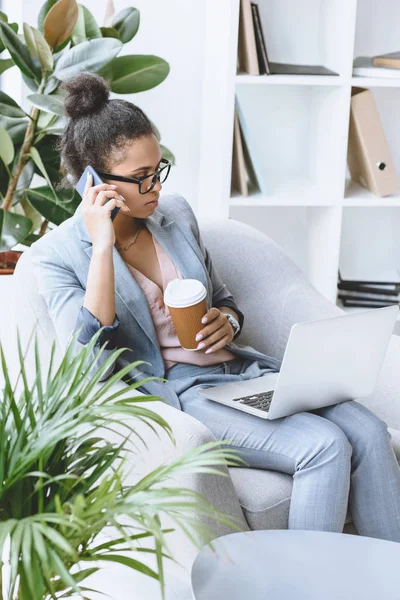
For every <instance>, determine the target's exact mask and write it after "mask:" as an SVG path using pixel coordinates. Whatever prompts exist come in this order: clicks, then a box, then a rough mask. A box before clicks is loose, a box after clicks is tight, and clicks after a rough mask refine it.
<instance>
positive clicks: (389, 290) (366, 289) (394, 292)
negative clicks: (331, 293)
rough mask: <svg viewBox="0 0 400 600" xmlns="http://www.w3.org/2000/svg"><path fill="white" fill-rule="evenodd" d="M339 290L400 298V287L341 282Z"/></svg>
mask: <svg viewBox="0 0 400 600" xmlns="http://www.w3.org/2000/svg"><path fill="white" fill-rule="evenodd" d="M337 287H338V290H343V291H349V292H361V293H367V294H385V295H387V296H398V295H399V294H400V285H387V284H386V285H385V284H382V285H380V286H374V285H370V284H362V283H357V282H352V281H339V282H338V284H337Z"/></svg>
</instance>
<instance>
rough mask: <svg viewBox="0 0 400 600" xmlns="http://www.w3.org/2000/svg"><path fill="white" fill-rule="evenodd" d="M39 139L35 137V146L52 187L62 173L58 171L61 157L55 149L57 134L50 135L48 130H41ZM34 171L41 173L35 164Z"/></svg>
mask: <svg viewBox="0 0 400 600" xmlns="http://www.w3.org/2000/svg"><path fill="white" fill-rule="evenodd" d="M41 133H42V136H41V139H40V140H38V139H36V141H35V148H36V149H37V151H38V152H39V154H40V157H41V159H42V162H43V165H44V167H45V169H46V172H47V175H48V177H49V179H50V180H51V182H52V185H53V188H54V186H56V185H57V183H58V182H59V181H60V179H61V176H62V173H61V171H60V164H61V157H60V153H59V152H58V151H57V147H56V145H57V140H58V138H57V136H55V135H50V133H49V131H48V130H46V131H45V132H43V131H42V132H41ZM35 172H37V173H38V175H41V171H40V170H39V169H38V167H36V166H35Z"/></svg>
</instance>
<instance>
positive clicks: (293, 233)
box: [197, 0, 400, 302]
mask: <svg viewBox="0 0 400 600" xmlns="http://www.w3.org/2000/svg"><path fill="white" fill-rule="evenodd" d="M258 4H259V9H260V14H261V20H262V24H263V29H264V35H265V39H266V44H267V50H268V56H269V59H270V60H271V61H274V62H292V63H299V64H300V63H305V64H307V63H308V64H323V65H325V66H326V67H328V68H329V69H331V70H333V71H335V72H337V73H338V74H339V75H338V76H337V77H335V76H290V75H273V76H268V75H260V76H251V75H246V74H240V73H237V44H238V28H239V8H240V2H239V0H219V1H218V2H215V0H207V17H206V28H207V30H206V36H205V48H206V50H205V53H206V60H205V73H204V87H203V102H202V106H203V114H202V120H201V124H202V138H201V147H200V172H201V176H200V178H199V181H200V190H199V204H198V210H197V212H198V213H199V214H201V215H205V216H210V215H211V214H213V215H215V216H217V217H218V216H219V217H231V218H234V219H237V220H239V221H243V222H246V223H248V224H250V225H252V226H254V227H256V228H258V229H260V230H261V231H263V232H265V233H266V234H267V235H269V236H270V237H271V238H272V239H275V241H277V242H278V243H279V244H280V245H281V246H282V247H283V248H284V249H285V250H286V252H287V253H288V254H289V255H290V256H291V258H293V260H295V262H296V263H297V264H298V265H299V266H300V268H302V269H303V270H304V272H305V273H306V274H307V276H308V278H309V279H310V280H311V282H312V283H313V284H314V285H315V286H316V287H317V289H319V290H320V291H321V292H322V293H323V294H324V295H325V296H326V297H327V298H329V299H330V300H331V301H333V302H336V295H337V273H338V268H339V267H340V265H342V266H344V265H349V266H350V267H351V266H354V267H357V266H358V265H359V266H364V265H372V266H373V268H374V269H375V270H376V269H377V268H379V267H382V268H385V269H387V268H390V267H399V266H400V265H399V263H400V190H399V193H398V194H396V195H392V196H388V197H385V198H379V197H377V196H374V195H372V194H371V193H370V192H369V191H368V190H366V189H364V188H362V187H361V186H359V185H357V184H355V183H353V182H351V181H350V176H349V171H348V167H347V143H348V127H349V114H350V100H351V88H352V86H359V87H365V88H369V89H371V91H372V93H373V95H374V98H375V101H376V104H377V107H378V111H379V115H380V118H381V121H382V124H383V128H384V132H385V136H386V139H387V141H388V144H389V147H390V150H391V153H392V157H393V160H394V163H395V166H396V169H397V171H398V176H399V180H400V79H398V80H397V79H381V78H372V77H371V78H370V77H369V78H365V77H353V75H352V64H353V59H354V57H356V56H360V55H373V54H378V53H384V52H392V51H395V50H400V37H399V35H398V32H399V31H400V3H398V2H396V0H381V2H380V3H379V7H378V5H377V2H376V0H358V1H357V0H302V2H298V0H258ZM235 94H237V95H238V98H239V100H240V104H241V107H242V110H243V114H244V117H245V119H246V124H247V128H248V130H249V132H250V134H251V136H252V139H253V149H252V150H253V152H256V156H257V161H258V162H259V164H260V168H261V170H262V173H263V176H264V179H265V181H266V184H267V186H268V193H267V195H264V194H260V193H258V194H254V195H252V196H248V197H242V196H239V195H233V196H231V165H232V142H233V116H234V99H235ZM238 243H240V240H238Z"/></svg>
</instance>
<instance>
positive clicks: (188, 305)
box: [164, 279, 207, 351]
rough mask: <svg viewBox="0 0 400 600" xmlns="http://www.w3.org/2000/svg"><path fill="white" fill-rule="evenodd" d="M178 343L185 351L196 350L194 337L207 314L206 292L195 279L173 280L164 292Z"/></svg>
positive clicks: (196, 344) (165, 302)
mask: <svg viewBox="0 0 400 600" xmlns="http://www.w3.org/2000/svg"><path fill="white" fill-rule="evenodd" d="M164 304H165V305H166V306H167V307H168V310H169V314H170V315H171V319H172V322H173V324H174V327H175V331H176V334H177V336H178V339H179V343H180V345H181V346H182V348H184V349H185V350H192V351H194V350H197V346H198V342H196V335H197V334H198V333H199V331H200V329H202V327H203V323H202V322H201V319H202V318H203V317H204V315H205V314H206V312H207V290H206V288H205V287H204V285H203V284H202V282H201V281H198V280H197V279H173V280H172V281H170V282H169V283H168V285H167V287H166V288H165V291H164Z"/></svg>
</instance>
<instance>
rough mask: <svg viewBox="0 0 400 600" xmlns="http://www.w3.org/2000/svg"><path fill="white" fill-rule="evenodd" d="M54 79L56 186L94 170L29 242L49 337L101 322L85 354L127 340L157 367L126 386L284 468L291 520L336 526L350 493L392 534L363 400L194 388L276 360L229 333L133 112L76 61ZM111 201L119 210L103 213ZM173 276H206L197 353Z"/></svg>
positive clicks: (146, 130) (225, 307)
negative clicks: (60, 108)
mask: <svg viewBox="0 0 400 600" xmlns="http://www.w3.org/2000/svg"><path fill="white" fill-rule="evenodd" d="M63 90H64V91H65V92H66V95H65V109H66V112H67V114H68V116H69V117H70V120H69V123H68V125H67V127H66V129H65V132H64V134H63V136H61V138H60V145H59V150H60V152H61V158H62V164H63V166H64V168H65V170H66V172H67V179H68V181H69V185H71V182H72V184H73V185H74V184H76V182H77V181H78V179H79V178H80V176H81V174H82V172H83V171H84V169H85V167H86V166H87V165H92V166H93V167H94V168H95V170H96V171H97V172H98V173H99V175H100V176H101V178H102V180H103V181H104V183H103V184H101V185H95V186H93V185H92V183H93V182H92V181H91V180H90V179H89V180H88V181H87V183H86V188H85V191H84V194H83V199H82V202H81V204H80V206H79V208H78V209H77V211H76V213H75V215H74V216H73V217H72V218H71V219H68V220H67V221H65V222H64V223H63V224H62V225H60V226H59V227H58V228H56V229H54V230H53V231H51V232H50V233H48V234H47V235H46V236H44V237H43V238H41V239H40V240H39V241H37V242H36V243H35V244H33V245H32V253H33V260H34V265H35V269H36V274H37V279H38V282H39V290H40V293H41V294H42V295H43V297H44V299H45V301H46V302H47V305H48V309H49V314H50V316H51V318H52V320H53V323H54V327H55V329H56V332H57V335H58V338H59V339H60V341H62V343H63V344H64V345H66V344H67V343H68V342H69V340H70V338H71V336H72V335H73V333H74V332H75V331H77V330H79V331H80V334H79V338H78V341H79V344H80V345H81V346H84V345H85V344H87V343H88V342H89V341H90V339H91V337H92V336H93V334H94V333H95V332H97V331H98V330H99V329H102V332H101V336H100V338H99V341H98V344H97V347H96V348H95V351H94V352H95V354H94V356H95V357H96V358H97V359H98V363H104V361H105V360H107V358H108V357H109V356H110V354H112V352H113V350H114V349H115V348H116V347H126V348H129V350H126V351H124V353H123V354H122V355H121V356H120V357H119V359H118V368H122V367H123V366H124V365H126V364H128V363H131V362H133V361H135V360H142V361H146V362H145V363H144V364H143V365H141V370H139V369H138V368H134V369H132V371H131V376H132V378H140V380H142V379H143V377H144V376H146V375H152V376H155V377H161V378H164V379H165V381H164V382H160V381H155V380H151V381H149V382H147V383H146V384H145V385H143V386H141V387H140V388H139V390H141V391H143V392H145V393H152V394H157V395H159V396H161V397H163V398H165V399H166V400H167V401H168V402H170V403H171V404H172V405H173V406H175V407H176V408H178V409H181V410H183V411H185V412H187V413H189V414H190V415H192V416H193V417H195V418H196V419H198V420H200V421H202V422H203V423H204V424H205V425H206V426H207V427H208V428H209V429H210V430H211V431H212V433H213V434H214V435H215V437H216V438H217V439H227V440H232V442H233V445H234V446H236V447H237V448H240V450H241V454H242V456H243V458H244V459H245V460H246V461H247V462H248V464H249V465H250V466H252V467H255V468H261V469H273V470H278V471H282V472H285V473H289V474H291V475H293V493H292V497H291V505H290V515H289V527H290V528H293V529H295V528H296V529H315V530H326V531H337V532H340V531H342V530H343V526H344V522H345V517H346V510H347V505H348V503H349V504H350V510H351V514H352V517H353V521H354V523H355V525H356V527H357V529H358V531H359V532H360V534H363V535H368V536H372V537H380V538H385V539H389V540H395V541H398V542H400V469H399V466H398V464H397V461H396V458H395V455H394V452H393V449H392V446H391V443H390V435H389V433H388V430H387V427H386V425H385V423H384V422H383V421H381V420H380V419H379V418H378V417H377V416H375V415H374V414H373V413H371V412H370V411H368V410H367V409H366V408H365V407H364V406H362V405H360V404H358V403H357V402H355V401H349V402H345V403H343V404H338V405H333V406H329V407H325V408H322V409H319V410H317V411H313V412H302V413H298V414H295V415H292V416H289V417H286V418H282V419H277V420H275V421H268V420H264V419H260V418H258V417H256V416H253V415H250V414H247V413H243V412H239V411H236V410H234V409H232V408H230V407H227V406H224V405H221V404H217V403H215V402H212V401H209V400H207V399H205V398H203V397H201V396H199V395H198V394H197V391H198V389H199V388H200V387H207V386H211V385H216V384H218V383H221V382H229V381H235V380H242V379H250V378H253V377H260V376H262V375H263V374H265V373H267V372H271V371H275V372H277V371H279V367H280V364H281V363H280V361H279V360H277V359H275V358H274V357H271V356H267V355H265V354H263V353H261V352H259V351H257V350H256V349H254V348H252V347H250V346H244V345H240V344H238V343H235V342H233V339H234V338H235V337H237V336H238V335H239V333H240V329H239V327H240V328H242V327H243V323H244V316H243V314H242V312H241V311H240V310H239V308H238V307H237V306H236V304H235V301H234V298H233V297H232V294H231V293H230V292H229V290H228V289H227V288H226V286H225V285H224V284H223V282H222V281H221V279H220V278H219V276H218V273H217V272H216V270H215V269H214V267H213V264H212V260H211V257H210V255H209V253H208V252H207V249H206V248H205V246H204V244H203V242H202V239H201V236H200V232H199V227H198V223H197V220H196V217H195V215H194V213H193V211H192V209H191V207H190V205H189V203H188V202H187V201H186V200H185V199H184V198H182V197H181V196H179V195H178V194H170V195H167V196H164V197H163V198H162V199H160V198H159V195H160V191H161V183H162V181H164V180H165V178H166V176H167V175H168V172H169V168H170V165H169V164H168V161H165V160H163V158H162V154H161V152H160V146H159V143H158V141H157V138H156V136H155V134H154V130H153V127H152V125H151V122H150V121H149V119H148V118H147V117H146V115H145V114H144V113H143V111H141V110H140V109H139V108H138V107H137V106H135V105H134V104H131V103H129V102H126V101H125V100H120V99H118V100H117V99H115V100H109V88H108V85H107V83H106V81H105V80H104V79H103V78H101V77H99V76H98V75H94V74H89V73H81V74H79V75H77V76H76V77H74V78H72V79H71V80H69V81H67V82H64V84H63ZM158 202H159V205H160V208H159V209H158V208H157V204H158ZM114 207H119V208H120V211H119V213H118V215H117V217H116V218H115V219H114V221H112V220H111V219H110V214H111V211H112V209H113V208H114ZM176 277H178V278H194V279H199V280H200V281H202V282H203V284H204V285H205V286H206V288H207V306H208V307H209V309H208V311H207V313H206V315H205V317H206V318H207V322H206V323H204V325H203V327H202V329H201V331H200V332H199V334H200V335H202V340H201V341H199V343H200V344H202V346H199V350H198V351H197V352H188V351H186V350H184V349H183V348H181V347H180V345H179V341H178V339H177V336H176V333H175V331H174V328H173V326H172V322H171V318H170V316H169V313H168V309H167V308H166V306H165V305H164V303H163V290H164V289H165V287H166V285H167V283H168V282H169V281H170V280H171V279H175V278H176ZM227 314H230V315H231V316H232V317H233V319H231V320H229V317H228V316H227ZM238 326H239V327H238ZM104 343H106V348H105V350H104V351H103V353H102V354H101V356H100V357H98V356H97V353H98V348H99V346H100V345H101V344H104ZM96 366H97V365H96ZM115 366H116V365H114V364H113V365H111V366H110V367H109V368H108V370H107V371H106V373H105V375H104V377H103V379H106V378H107V377H109V376H110V374H111V373H112V371H113V369H114V368H115Z"/></svg>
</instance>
